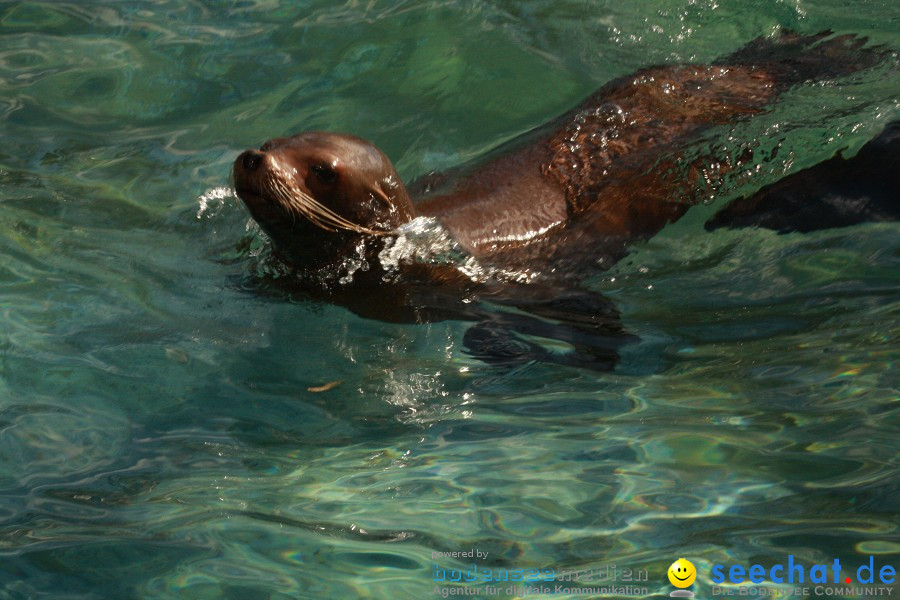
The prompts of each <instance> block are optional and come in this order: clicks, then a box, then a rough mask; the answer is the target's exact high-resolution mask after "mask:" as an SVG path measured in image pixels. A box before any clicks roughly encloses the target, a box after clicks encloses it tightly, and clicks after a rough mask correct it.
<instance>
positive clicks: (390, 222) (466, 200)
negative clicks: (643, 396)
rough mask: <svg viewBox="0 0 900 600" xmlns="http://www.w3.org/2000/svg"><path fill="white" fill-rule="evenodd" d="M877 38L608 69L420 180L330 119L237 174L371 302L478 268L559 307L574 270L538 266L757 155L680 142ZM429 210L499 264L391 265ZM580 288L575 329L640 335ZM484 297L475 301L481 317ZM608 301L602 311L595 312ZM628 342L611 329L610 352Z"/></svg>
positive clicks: (502, 288) (346, 290)
mask: <svg viewBox="0 0 900 600" xmlns="http://www.w3.org/2000/svg"><path fill="white" fill-rule="evenodd" d="M864 45H865V40H861V39H858V38H853V37H851V36H839V37H833V36H830V34H828V33H822V34H818V35H814V36H800V35H797V34H793V33H782V34H780V35H778V36H775V37H773V38H766V39H760V40H757V41H755V42H752V43H751V44H749V45H748V46H746V47H745V48H743V49H742V50H740V51H738V52H736V53H734V54H732V55H730V56H728V57H725V58H723V59H722V60H720V61H716V62H715V63H713V64H712V65H668V66H659V67H649V68H646V69H642V70H640V71H638V72H637V73H635V74H633V75H629V76H627V77H621V78H618V79H616V80H614V81H611V82H609V83H607V84H606V85H604V86H603V87H601V88H600V89H599V90H598V91H597V92H596V93H595V94H593V95H592V96H590V97H589V98H588V99H587V100H585V101H584V102H583V103H582V104H581V105H579V106H578V107H576V108H575V109H574V110H572V111H569V112H567V113H566V114H564V115H562V116H561V117H559V118H558V119H555V120H554V121H552V122H551V123H549V124H547V125H545V126H543V127H541V128H538V129H536V130H535V131H533V132H531V133H529V134H526V135H524V136H522V137H521V138H519V139H518V140H516V141H514V142H512V143H510V144H507V145H505V146H504V147H502V148H501V149H499V150H497V151H495V152H493V153H491V156H490V157H489V158H488V159H486V160H484V161H482V162H479V163H477V164H475V165H470V166H464V167H462V168H460V169H457V170H455V171H453V172H451V173H449V174H445V175H431V176H428V177H426V178H424V179H423V180H421V181H420V182H418V183H414V184H413V185H412V186H410V188H407V187H406V186H405V185H404V183H403V182H402V180H401V178H400V177H399V176H398V174H397V172H396V171H395V169H394V167H393V165H392V164H391V162H390V160H389V159H388V158H387V157H386V156H385V155H384V153H383V152H381V151H380V150H379V149H378V148H377V147H376V146H375V145H373V144H372V143H371V142H368V141H366V140H364V139H361V138H359V137H356V136H353V135H348V134H341V133H328V132H318V131H316V132H306V133H300V134H298V135H295V136H292V137H284V138H275V139H272V140H269V141H268V142H266V143H265V144H263V145H262V146H261V147H260V148H259V149H258V150H247V151H245V152H243V153H242V154H240V155H239V156H238V157H237V159H236V160H235V162H234V168H233V173H234V186H235V190H236V192H237V194H238V196H239V197H240V198H241V199H242V200H243V201H244V203H245V204H246V206H247V207H248V208H249V210H250V213H251V215H252V216H253V218H254V219H255V220H256V222H257V223H258V224H259V225H260V227H261V228H262V229H263V230H264V231H265V232H266V233H267V234H268V235H269V237H270V238H271V240H272V243H273V245H274V247H275V249H276V251H277V252H278V253H279V255H280V256H281V257H282V258H283V259H284V260H285V261H286V262H288V263H290V264H292V265H294V266H295V267H296V268H298V269H299V270H301V271H304V272H313V273H316V274H317V276H321V277H320V283H322V282H323V281H324V284H323V285H324V286H325V287H327V288H328V289H329V291H330V293H331V294H332V295H331V299H333V300H334V301H336V302H340V303H341V304H347V305H348V306H351V308H354V310H357V311H358V312H361V313H362V314H366V316H375V317H377V318H388V319H390V320H394V319H397V320H404V319H405V318H406V317H397V315H396V314H395V313H390V314H391V316H390V317H386V316H385V315H387V314H388V313H389V312H390V311H386V310H385V309H384V308H383V307H379V308H377V309H374V310H373V307H372V306H371V305H372V300H371V299H370V296H369V295H368V294H361V293H359V291H358V289H359V288H360V287H366V286H368V287H370V288H382V291H384V289H385V288H387V287H390V286H388V285H387V282H388V280H390V282H391V284H393V285H394V287H393V288H391V291H389V292H386V294H387V295H388V296H393V297H392V299H391V300H389V301H387V302H386V303H385V304H386V305H392V306H396V305H398V304H400V305H405V306H407V307H410V306H412V307H414V308H415V309H416V310H414V311H413V313H415V314H414V315H413V316H412V317H411V318H413V319H415V320H420V319H422V318H423V317H422V314H421V312H420V311H419V309H420V308H421V307H422V306H424V305H426V304H429V302H428V301H421V300H417V299H415V298H414V296H415V294H414V293H411V292H410V290H411V289H413V290H417V291H421V290H422V289H423V288H422V287H421V286H422V285H424V286H425V288H424V289H434V288H433V286H432V287H431V288H429V287H428V286H429V285H430V284H433V283H434V282H436V281H437V282H440V283H441V284H442V286H440V287H442V288H443V289H448V288H452V289H453V291H452V292H450V294H449V295H450V296H452V295H454V294H457V293H458V291H457V290H471V289H472V285H473V283H474V284H475V285H476V286H477V287H478V289H479V290H480V291H479V293H480V294H481V295H482V296H483V295H485V294H487V295H492V294H493V296H492V297H495V298H501V299H505V300H507V301H508V302H509V303H511V304H515V305H517V306H522V305H527V307H528V310H529V312H531V313H533V314H538V315H541V314H542V313H551V314H557V315H558V314H560V311H559V310H558V307H559V303H556V304H554V302H555V299H556V298H559V297H561V296H565V294H564V293H562V294H561V293H560V292H561V290H564V289H566V288H565V286H563V287H562V288H561V287H559V285H558V283H555V282H554V283H552V284H550V285H549V286H547V285H545V286H543V287H542V286H540V285H534V282H535V281H540V280H546V276H547V274H548V273H550V272H553V273H555V274H556V275H560V274H561V273H563V274H572V273H574V274H576V275H575V277H576V278H577V276H578V275H579V274H582V275H583V269H582V266H583V260H582V259H584V258H585V257H586V258H587V259H588V260H589V261H590V262H591V263H593V264H596V265H599V266H600V267H602V268H608V267H609V266H610V265H612V264H613V263H614V262H615V261H616V260H618V259H619V258H621V257H622V256H623V255H624V254H625V252H626V250H627V248H628V246H629V244H632V243H633V242H635V241H636V240H643V239H647V238H649V237H651V236H653V235H655V234H656V233H657V232H659V231H660V230H661V229H662V228H663V227H664V226H665V225H666V224H668V223H670V222H672V221H675V220H677V219H678V218H680V217H681V216H682V215H684V213H685V212H686V211H687V210H688V209H689V208H690V207H691V206H692V205H693V204H695V203H696V202H697V197H696V195H694V194H692V193H691V189H692V188H693V187H694V186H695V184H696V183H697V182H698V181H706V182H709V181H710V180H711V179H715V178H717V177H721V176H722V175H723V174H724V173H727V172H728V171H730V170H733V169H735V168H737V167H739V166H740V165H741V164H742V162H743V161H745V160H748V159H749V156H747V155H746V153H745V154H740V153H738V154H735V155H731V156H725V157H701V158H700V159H698V160H695V161H694V162H693V163H690V164H688V165H687V166H686V168H680V169H679V168H676V167H677V166H678V165H676V164H675V163H676V158H677V156H678V152H679V150H680V149H683V148H686V147H689V146H690V144H691V142H692V140H694V139H696V137H697V135H698V133H699V132H701V131H702V130H704V129H705V128H708V127H711V126H714V125H719V124H725V123H730V122H733V121H734V120H736V119H743V118H748V117H752V116H753V115H755V114H757V113H760V112H762V111H764V110H766V108H767V107H768V106H770V105H771V104H772V102H773V101H774V100H775V99H776V98H777V97H778V95H779V94H781V93H782V92H783V91H784V90H786V89H788V88H789V87H791V86H792V85H795V84H798V83H800V82H803V81H807V80H821V79H824V78H831V77H840V76H843V75H846V74H849V73H853V72H855V71H858V70H860V69H863V68H866V67H869V66H871V65H873V64H875V63H876V62H877V61H878V60H879V59H880V56H881V52H880V51H879V50H878V49H872V48H865V47H864ZM414 196H415V197H416V201H415V202H414V201H413V197H414ZM415 218H428V219H432V220H433V221H435V222H437V223H439V224H440V227H441V228H442V230H443V231H445V232H446V233H447V235H448V236H449V238H450V239H451V240H452V241H453V243H454V244H455V245H456V246H457V247H458V249H459V250H460V252H461V254H463V255H465V256H466V257H469V258H472V259H474V260H476V261H478V263H479V265H481V266H485V265H486V266H487V267H489V269H490V271H489V272H490V274H491V276H490V277H487V278H483V277H482V278H481V280H478V278H477V277H473V276H472V274H471V273H470V272H467V271H466V270H465V269H461V268H459V267H460V264H468V263H465V261H459V263H456V264H455V263H453V262H452V261H451V262H450V263H449V264H447V263H445V264H438V263H436V262H435V261H418V262H417V261H407V262H405V263H402V264H401V265H399V269H396V270H395V272H392V273H388V272H387V271H388V270H389V269H388V267H387V266H385V264H384V260H382V259H383V257H384V252H385V250H386V249H390V246H391V244H392V243H393V242H394V241H395V240H396V238H397V237H398V236H400V235H402V229H403V227H405V226H407V225H408V224H409V223H410V222H412V221H413V219H415ZM351 256H352V257H356V259H358V261H359V262H360V263H361V264H364V265H365V268H363V269H358V270H357V271H356V272H355V273H354V274H353V277H352V278H347V277H341V278H340V279H338V278H336V277H332V279H331V281H326V280H327V279H328V275H329V274H332V275H334V274H335V272H334V271H333V267H334V265H337V264H341V263H342V262H344V261H346V259H347V257H351ZM394 266H395V267H396V266H397V265H394ZM562 279H565V277H562ZM558 280H559V278H557V280H556V281H558ZM338 281H339V283H338ZM498 281H499V282H502V283H504V284H505V285H495V284H496V283H497V282H498ZM398 282H399V284H398ZM523 282H527V283H530V285H529V286H527V287H525V286H523V285H521V284H522V283H523ZM510 285H512V289H513V291H510ZM398 286H399V287H398ZM498 290H499V291H498ZM427 293H431V292H430V291H429V292H427ZM535 298H537V299H535ZM444 300H446V298H445V299H444ZM566 302H570V304H571V298H568V299H567V300H566ZM431 304H434V303H431ZM574 304H575V305H576V306H577V309H576V310H574V311H568V312H566V311H563V313H564V314H565V316H564V317H563V318H564V319H566V320H568V321H570V322H572V323H575V325H574V326H575V328H576V329H577V330H578V333H577V335H575V336H574V337H579V336H580V335H581V334H582V333H583V332H585V331H588V332H589V333H590V334H591V335H594V334H598V335H601V337H602V336H603V335H606V334H608V336H609V337H611V338H620V339H621V338H624V337H625V334H624V332H623V330H622V328H621V326H620V325H619V324H618V320H617V313H616V312H615V310H614V308H612V307H611V306H610V305H608V303H604V302H603V301H597V300H591V299H587V300H586V299H585V297H578V299H577V300H576V301H574ZM444 307H446V302H445V303H444ZM456 308H459V307H458V306H457V307H456ZM471 310H472V309H471V306H469V307H467V308H465V310H464V311H462V312H464V313H465V315H466V316H468V318H474V319H476V320H477V319H480V318H481V316H482V315H479V314H476V315H473V314H472V313H471ZM367 311H368V312H367ZM592 311H596V313H597V314H600V315H602V318H600V319H599V320H597V321H592V322H589V321H590V320H589V319H587V320H586V316H587V315H589V314H590V313H591V312H592ZM534 324H535V322H531V323H530V324H529V323H526V324H525V325H523V324H522V323H521V322H518V323H516V324H515V325H514V327H516V328H517V329H519V330H523V329H528V327H530V326H531V325H534ZM488 337H491V336H490V335H489V336H488ZM551 337H552V336H551ZM556 337H560V338H561V339H562V338H565V339H569V338H572V337H573V336H572V335H569V334H566V335H560V336H556ZM589 345H597V344H595V341H592V342H590V343H589ZM614 345H615V344H605V343H599V346H600V347H603V348H604V350H603V352H606V351H607V350H609V349H610V347H611V346H614ZM612 353H613V355H614V351H612ZM604 356H606V357H607V358H608V354H604ZM613 362H614V360H613Z"/></svg>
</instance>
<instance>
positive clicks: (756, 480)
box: [0, 0, 900, 600]
mask: <svg viewBox="0 0 900 600" xmlns="http://www.w3.org/2000/svg"><path fill="white" fill-rule="evenodd" d="M778 26H782V27H789V28H794V29H797V30H799V31H802V32H806V33H813V32H817V31H820V30H823V29H829V28H830V29H833V30H834V31H836V32H842V33H844V32H848V33H849V32H852V33H857V34H861V35H866V36H868V37H869V38H870V40H871V43H873V44H884V45H886V46H887V47H888V48H891V49H893V50H894V51H897V50H900V5H897V4H896V3H895V2H889V1H884V2H875V1H872V2H858V3H854V5H853V6H852V8H848V7H847V5H846V3H845V2H842V1H838V0H815V1H806V0H803V1H800V0H796V1H771V2H759V3H752V7H751V3H737V2H729V3H726V2H717V1H716V0H699V1H698V0H676V1H675V2H661V1H659V2H630V3H618V2H585V1H568V2H563V1H555V2H537V1H531V2H527V1H515V2H514V1H507V2H499V1H495V2H463V1H446V2H430V3H426V2H421V3H419V2H403V1H396V2H382V1H372V2H359V1H348V2H345V3H333V2H293V3H292V2H285V1H279V0H257V1H238V2H202V1H165V0H160V1H157V2H152V3H151V2H124V1H116V2H77V3H76V2H70V3H65V2H45V3H41V2H4V3H0V122H2V132H3V138H2V139H3V144H2V145H0V253H2V256H3V260H2V262H0V598H2V599H3V600H6V599H16V600H18V599H30V598H53V599H75V598H78V599H97V598H173V599H174V598H179V599H181V598H190V599H206V598H235V599H237V598H267V599H286V598H376V599H381V598H403V599H405V598H430V597H437V596H435V594H434V592H435V583H434V582H433V581H432V579H433V577H434V576H435V574H436V573H437V572H438V571H437V570H436V569H435V566H434V565H435V564H437V565H438V569H443V570H447V571H451V570H453V569H457V570H461V569H466V568H468V567H469V566H470V565H471V563H472V562H473V559H468V558H462V557H459V558H433V554H432V553H434V552H445V553H446V552H459V551H468V550H470V549H473V548H475V549H478V551H479V552H481V553H487V557H486V558H484V559H474V560H475V562H477V563H478V565H479V566H481V567H485V568H495V569H516V568H522V569H524V568H541V569H545V568H554V569H557V570H563V569H582V570H591V569H593V570H595V571H596V572H600V571H601V570H602V569H606V568H608V567H609V566H611V565H614V564H615V565H617V567H618V569H619V571H618V572H619V575H620V577H619V585H625V583H624V582H622V581H621V573H622V571H621V570H622V569H625V568H627V569H633V570H635V571H638V570H646V571H647V573H648V574H649V577H648V580H647V581H645V582H642V583H640V584H633V585H635V586H638V587H640V588H643V591H639V592H637V593H635V594H633V596H632V597H643V596H648V595H660V596H665V595H666V594H668V593H669V592H670V591H671V590H672V589H673V588H672V587H671V586H670V585H669V583H668V581H667V580H666V577H665V571H666V569H667V568H668V565H669V564H670V563H671V562H672V561H673V560H675V559H676V558H678V557H679V556H685V557H687V558H689V559H690V560H691V561H693V563H694V564H695V565H696V567H697V569H698V572H699V576H698V579H697V583H696V584H695V585H694V588H693V589H694V590H695V591H696V592H697V593H698V597H713V594H714V588H713V583H712V574H711V569H712V566H713V565H715V564H724V565H730V564H735V563H739V564H742V565H745V566H749V565H750V564H754V563H759V564H763V565H766V566H767V567H768V566H771V565H772V564H775V563H785V562H786V560H787V558H786V557H787V555H788V554H791V555H793V556H794V557H795V560H796V561H798V562H801V563H803V564H805V565H807V566H810V565H814V564H826V563H827V564H831V562H832V561H833V559H835V558H839V559H840V561H841V563H842V564H843V565H845V566H846V567H847V569H848V570H847V574H852V573H853V571H854V570H855V568H856V567H857V566H858V565H860V564H863V563H865V562H866V561H867V560H868V557H869V556H870V555H871V556H874V560H875V563H876V565H884V564H889V565H893V566H894V567H895V568H897V567H900V564H898V562H900V561H898V553H900V536H898V534H897V530H898V524H900V523H898V518H897V507H898V504H900V502H898V500H900V498H898V488H897V457H898V442H897V439H898V428H900V421H898V414H900V412H898V407H897V397H898V394H897V389H898V377H897V372H896V370H895V368H896V367H895V363H896V360H897V348H898V346H897V335H898V332H900V319H898V312H897V308H898V304H897V289H898V250H900V246H898V239H900V238H898V235H897V234H898V227H897V225H895V224H866V225H860V226H855V227H850V228H846V229H838V230H830V231H822V232H817V233H811V234H806V235H800V234H789V235H781V236H779V235H776V234H774V233H772V232H769V231H765V230H740V231H717V232H715V233H713V234H710V233H706V232H705V231H703V228H702V223H703V221H704V219H705V218H706V217H708V216H709V215H710V214H711V213H712V212H713V211H714V210H715V209H716V208H717V206H700V207H697V208H696V209H695V210H694V211H693V212H692V213H691V214H690V215H689V216H688V217H687V218H685V219H684V220H682V221H681V222H679V223H678V224H677V225H676V226H672V227H670V228H668V229H666V230H665V231H664V232H663V233H662V234H661V235H659V236H658V237H657V238H655V239H653V240H651V241H650V242H649V243H646V244H643V245H641V246H639V247H637V248H635V250H634V251H633V252H632V254H631V255H630V257H629V258H628V259H626V260H625V261H623V262H621V263H620V264H619V265H617V266H616V267H615V268H614V269H613V270H612V271H609V272H607V273H603V274H597V275H595V276H594V277H593V278H592V279H591V281H590V285H591V287H592V289H595V290H596V291H599V292H602V293H603V294H605V295H606V296H608V297H609V298H611V299H612V300H613V301H614V302H615V303H616V305H617V306H618V307H619V309H620V310H621V311H622V314H623V322H624V323H625V325H626V326H627V328H628V329H629V331H631V332H633V333H635V334H636V335H638V336H640V339H641V341H640V342H639V343H637V344H633V345H630V346H628V347H626V348H625V349H624V350H623V357H622V361H621V362H620V364H619V365H618V367H617V369H616V370H615V371H614V372H612V373H608V374H598V373H593V372H587V371H583V370H579V369H575V368H567V367H561V366H559V365H551V364H536V365H530V366H523V367H520V368H517V369H513V370H508V369H499V368H495V367H490V366H488V365H485V364H483V363H481V362H479V361H477V360H475V359H473V358H471V357H470V356H468V355H467V354H466V353H465V352H464V351H463V349H462V347H461V343H462V338H463V335H464V333H465V331H466V329H467V328H468V326H469V325H468V324H465V323H458V322H441V323H433V324H427V325H398V324H390V323H381V322H377V321H371V320H364V319H361V318H359V317H356V316H354V315H353V314H351V313H349V312H348V311H347V310H345V309H342V308H340V307H336V306H331V305H321V304H312V303H309V302H304V301H301V300H293V299H291V298H287V297H283V296H282V295H279V294H272V293H264V292H263V291H262V290H261V289H260V285H259V283H258V279H257V274H258V272H260V271H261V270H265V258H266V253H267V251H268V249H267V246H266V241H265V240H264V239H263V238H262V237H261V236H260V234H259V233H258V232H257V231H256V230H255V228H253V227H252V226H248V215H247V213H246V211H245V210H244V209H243V207H242V206H241V205H240V202H239V201H238V200H237V199H235V198H234V197H233V195H232V194H231V193H230V190H229V180H228V178H229V169H230V163H231V161H233V159H234V157H235V156H236V155H237V153H238V152H239V151H241V150H242V149H243V148H245V147H250V146H256V145H258V144H259V143H261V142H262V141H263V140H265V139H267V138H269V137H273V136H276V135H282V134H285V133H290V132H295V131H301V130H305V129H330V130H341V131H347V132H352V133H355V134H357V135H361V136H364V137H367V138H369V139H372V140H374V141H376V143H378V144H379V146H381V147H382V148H383V149H384V150H385V152H386V153H387V154H388V155H389V156H391V157H392V158H393V160H394V161H395V163H396V164H397V166H398V169H399V170H400V172H401V174H402V175H403V176H404V177H405V178H407V179H410V178H412V177H415V176H417V175H420V174H423V173H426V172H428V171H430V170H433V169H442V168H447V167H451V166H453V165H456V164H459V163H460V162H463V161H465V160H468V159H471V158H474V157H477V156H478V155H480V154H481V153H483V152H485V151H486V150H488V149H490V148H491V147H493V146H495V145H496V144H498V143H501V142H503V141H505V140H508V139H510V138H512V137H514V136H516V135H518V134H520V133H522V132H524V131H527V130H528V129H530V128H532V127H534V126H536V125H539V124H541V123H543V122H545V121H547V120H549V119H550V118H552V117H554V116H556V115H558V114H560V113H561V112H563V111H565V110H567V109H568V108H570V107H572V106H574V105H575V104H577V103H578V101H580V100H581V99H582V98H583V97H584V96H586V95H587V94H589V93H590V92H591V91H593V90H594V89H596V88H597V87H599V85H601V84H602V83H604V82H605V81H608V80H609V79H610V78H612V77H615V76H619V75H623V74H626V73H628V72H631V71H633V70H635V69H637V68H640V67H643V66H647V65H650V64H658V63H667V62H686V61H698V62H703V61H709V60H712V59H714V58H715V57H717V56H721V55H723V54H726V53H729V52H732V51H734V50H735V49H737V48H739V47H740V46H741V45H742V44H744V43H746V42H748V41H750V40H751V39H753V38H755V37H757V36H759V35H764V34H768V33H771V32H772V31H773V30H774V29H775V28H776V27H778ZM896 64H897V62H896V56H894V57H893V59H892V60H888V61H887V64H886V66H882V67H879V68H876V69H873V70H872V71H869V72H866V73H862V74H858V75H855V76H853V77H852V78H850V80H849V81H844V82H842V84H841V85H838V84H836V83H830V84H823V85H808V86H803V87H800V88H796V89H794V90H792V91H791V92H789V93H788V94H786V95H785V96H784V97H783V99H782V102H781V104H779V106H778V107H776V108H774V109H773V110H772V111H771V112H770V113H767V114H766V115H763V116H761V117H759V118H758V119H754V120H752V121H749V122H744V123H739V124H736V125H734V126H733V127H732V128H726V129H720V130H715V131H713V132H710V133H709V134H708V135H709V136H710V137H711V138H712V139H714V140H715V139H724V137H727V136H739V137H741V138H742V139H745V140H752V141H755V142H756V143H758V144H759V145H761V146H762V147H771V144H772V143H774V142H773V140H776V139H777V140H780V139H781V138H783V146H782V148H781V152H780V153H779V155H778V160H775V161H771V162H768V163H765V164H760V165H759V169H757V170H756V171H755V172H754V173H753V176H752V177H750V178H749V180H748V181H747V182H744V183H742V184H741V185H743V186H744V187H742V188H739V189H735V190H732V191H731V192H730V193H732V194H737V193H739V192H741V191H742V190H743V191H746V190H748V189H749V190H752V189H755V188H756V187H759V186H760V185H763V184H764V183H767V182H771V181H774V180H776V179H777V178H778V177H780V176H782V175H783V174H784V173H787V172H793V171H796V170H797V169H799V168H802V167H804V166H808V165H812V164H815V163H816V162H818V161H820V160H823V159H825V158H827V157H829V156H831V155H832V154H833V153H834V152H835V151H837V150H838V149H841V148H847V149H848V150H847V152H848V153H852V152H853V151H855V149H857V148H858V147H859V146H860V145H862V144H863V143H865V142H866V141H867V140H868V139H870V138H871V137H872V136H874V135H875V134H876V133H877V132H878V131H880V129H881V128H882V127H883V126H884V125H885V124H886V123H887V122H889V121H891V120H894V119H896V118H897V117H898V114H900V107H898V100H897V98H898V95H897V91H898V89H900V85H898V84H900V77H898V74H897V69H896ZM717 136H718V137H717ZM723 136H724V137H723ZM719 206H720V205H719ZM333 382H340V383H338V384H337V385H336V386H335V387H333V388H332V389H329V390H327V391H309V388H313V389H315V388H316V387H318V386H325V385H326V384H329V383H332V384H333ZM470 585H471V584H470ZM766 585H767V589H768V590H773V589H778V588H777V586H773V585H772V584H771V583H770V584H766ZM451 587H452V586H451ZM570 587H571V586H570ZM482 588H483V589H482V592H484V593H485V594H486V593H487V589H486V587H485V586H482ZM894 588H895V589H894V591H895V592H896V586H894ZM473 590H474V588H472V587H470V589H469V590H468V593H469V597H496V598H513V597H522V596H525V597H529V598H531V597H534V598H541V597H545V598H549V597H553V598H570V597H571V598H584V597H596V595H590V596H588V595H585V594H578V593H575V592H569V593H566V592H562V593H552V592H551V593H546V594H544V593H540V592H539V591H537V590H535V589H532V593H528V594H527V595H526V594H524V593H520V591H512V592H510V593H507V592H506V591H505V590H504V591H501V592H498V593H497V594H495V595H493V596H486V595H481V596H475V595H474V594H475V592H474V591H473ZM607 595H610V596H615V597H622V594H620V593H610V594H607ZM833 596H843V597H856V596H858V594H856V593H855V592H851V593H849V594H833ZM457 597H460V596H457ZM812 597H815V596H812Z"/></svg>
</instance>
